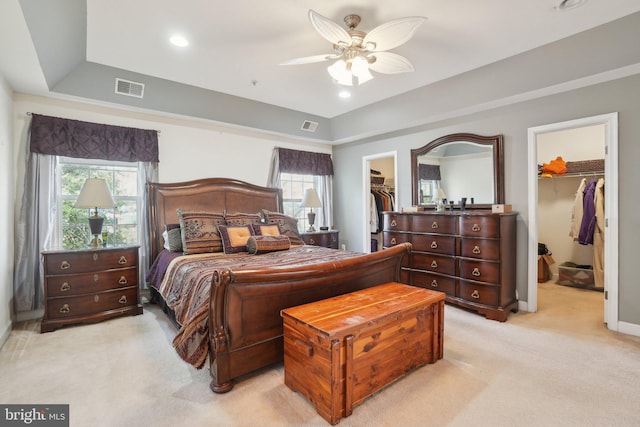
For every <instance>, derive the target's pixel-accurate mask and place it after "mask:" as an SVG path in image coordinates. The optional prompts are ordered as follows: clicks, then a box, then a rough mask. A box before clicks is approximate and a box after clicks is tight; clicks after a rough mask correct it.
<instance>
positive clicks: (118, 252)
mask: <svg viewBox="0 0 640 427" xmlns="http://www.w3.org/2000/svg"><path fill="white" fill-rule="evenodd" d="M46 260H47V262H46V264H45V275H51V274H73V273H86V272H91V271H96V270H109V269H112V268H123V267H131V266H137V265H138V248H124V249H120V248H116V249H96V250H89V251H77V252H75V251H69V252H61V253H49V254H47V257H46Z"/></svg>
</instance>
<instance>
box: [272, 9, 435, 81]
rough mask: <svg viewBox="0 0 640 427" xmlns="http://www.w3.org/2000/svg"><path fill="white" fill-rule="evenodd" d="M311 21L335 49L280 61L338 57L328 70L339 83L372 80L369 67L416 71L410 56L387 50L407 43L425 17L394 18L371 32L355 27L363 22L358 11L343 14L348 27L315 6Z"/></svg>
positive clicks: (384, 70) (380, 70)
mask: <svg viewBox="0 0 640 427" xmlns="http://www.w3.org/2000/svg"><path fill="white" fill-rule="evenodd" d="M309 21H311V25H313V28H315V29H316V31H317V32H318V33H320V35H321V36H322V37H324V38H325V39H327V40H328V41H329V42H331V43H332V44H333V53H330V54H324V55H314V56H306V57H302V58H296V59H291V60H289V61H285V62H282V63H281V64H280V65H299V64H311V63H315V62H321V61H327V60H332V59H336V62H334V63H333V64H332V65H330V66H329V67H327V71H328V72H329V74H330V75H331V77H333V79H334V80H335V81H336V82H337V83H338V84H341V85H346V86H352V85H353V84H354V82H355V83H356V84H362V83H365V82H367V81H369V80H371V79H372V78H373V76H372V75H371V73H370V71H369V70H372V71H375V72H378V73H382V74H397V73H406V72H411V71H414V68H413V65H412V64H411V62H409V60H408V59H407V58H405V57H403V56H400V55H398V54H395V53H391V52H387V51H388V50H390V49H393V48H396V47H398V46H400V45H401V44H403V43H406V42H407V41H408V40H409V39H410V38H411V37H413V35H414V34H415V32H416V30H417V29H418V27H419V26H420V25H421V24H422V23H423V22H424V21H426V18H423V17H407V18H400V19H394V20H393V21H389V22H387V23H386V24H382V25H380V26H378V27H376V28H374V29H373V30H371V31H370V32H368V33H365V32H364V31H360V30H357V29H356V27H357V26H358V24H360V16H358V15H347V16H345V17H344V22H345V24H346V25H347V28H348V31H347V30H345V29H344V28H342V27H341V26H340V25H338V24H336V23H335V22H333V21H331V20H330V19H328V18H325V17H324V16H322V15H320V14H319V13H317V12H315V11H313V10H309Z"/></svg>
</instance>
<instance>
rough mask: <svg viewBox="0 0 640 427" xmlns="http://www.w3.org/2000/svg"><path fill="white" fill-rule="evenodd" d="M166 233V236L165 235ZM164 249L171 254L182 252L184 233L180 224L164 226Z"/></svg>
mask: <svg viewBox="0 0 640 427" xmlns="http://www.w3.org/2000/svg"><path fill="white" fill-rule="evenodd" d="M165 233H166V234H165ZM162 235H163V236H165V242H164V247H165V249H166V250H168V251H170V252H182V231H181V230H180V224H167V225H165V226H164V233H162Z"/></svg>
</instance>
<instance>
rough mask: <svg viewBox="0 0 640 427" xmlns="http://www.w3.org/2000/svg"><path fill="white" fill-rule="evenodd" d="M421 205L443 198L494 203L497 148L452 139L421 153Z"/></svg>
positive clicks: (419, 181) (419, 167)
mask: <svg viewBox="0 0 640 427" xmlns="http://www.w3.org/2000/svg"><path fill="white" fill-rule="evenodd" d="M418 171H419V173H418V188H419V204H421V205H422V204H424V205H430V204H435V203H437V201H438V200H439V199H443V198H444V199H447V200H453V201H454V202H456V203H457V202H458V201H459V200H461V199H462V198H463V197H466V198H467V203H469V204H471V203H472V202H471V200H472V199H473V203H493V200H494V197H495V196H494V194H493V180H494V176H493V147H491V146H484V145H479V144H474V143H471V142H466V141H459V142H450V143H448V144H443V145H441V146H439V147H436V148H434V149H433V150H431V151H430V152H428V153H426V154H424V155H422V156H418Z"/></svg>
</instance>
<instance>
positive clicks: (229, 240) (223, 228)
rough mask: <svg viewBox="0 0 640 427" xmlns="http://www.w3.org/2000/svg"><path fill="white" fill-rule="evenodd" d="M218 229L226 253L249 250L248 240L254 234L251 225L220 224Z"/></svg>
mask: <svg viewBox="0 0 640 427" xmlns="http://www.w3.org/2000/svg"><path fill="white" fill-rule="evenodd" d="M218 230H219V231H220V237H222V247H223V248H224V253H225V254H237V253H238V252H247V240H249V237H251V236H253V228H252V227H251V225H249V224H247V225H219V226H218Z"/></svg>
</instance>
